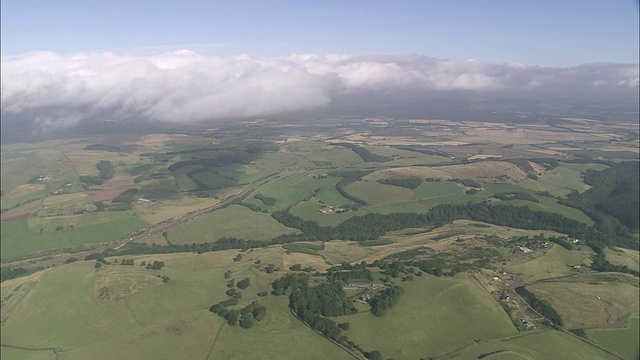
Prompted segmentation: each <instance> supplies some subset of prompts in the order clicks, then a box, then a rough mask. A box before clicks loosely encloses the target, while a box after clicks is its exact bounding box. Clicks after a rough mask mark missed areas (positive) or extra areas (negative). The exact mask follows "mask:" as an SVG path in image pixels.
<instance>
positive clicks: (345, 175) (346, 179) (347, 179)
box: [329, 170, 371, 205]
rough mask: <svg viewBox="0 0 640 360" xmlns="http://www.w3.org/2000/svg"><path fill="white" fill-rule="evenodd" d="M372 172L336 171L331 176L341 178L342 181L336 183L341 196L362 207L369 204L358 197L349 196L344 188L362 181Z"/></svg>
mask: <svg viewBox="0 0 640 360" xmlns="http://www.w3.org/2000/svg"><path fill="white" fill-rule="evenodd" d="M370 173H371V170H366V171H336V172H332V173H331V174H329V175H331V176H338V177H341V178H342V179H341V180H340V181H338V182H337V183H336V186H335V187H336V190H337V191H338V192H339V193H340V195H342V196H343V197H345V198H347V199H349V200H351V201H353V202H355V203H358V204H360V205H367V202H366V201H364V200H362V199H360V198H358V197H356V196H353V195H351V194H349V193H348V192H347V191H345V190H344V187H345V186H347V185H349V184H351V183H353V182H354V181H358V180H359V179H361V178H362V177H363V176H365V175H367V174H370Z"/></svg>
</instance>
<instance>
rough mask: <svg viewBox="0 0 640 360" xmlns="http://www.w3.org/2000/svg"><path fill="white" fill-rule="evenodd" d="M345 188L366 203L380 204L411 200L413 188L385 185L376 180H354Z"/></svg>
mask: <svg viewBox="0 0 640 360" xmlns="http://www.w3.org/2000/svg"><path fill="white" fill-rule="evenodd" d="M345 190H346V191H347V192H348V193H349V194H350V195H353V196H355V197H357V198H359V199H362V200H364V201H365V202H366V203H367V205H381V204H390V203H400V202H409V201H413V190H411V189H407V188H403V187H399V186H393V185H385V184H380V183H377V182H369V181H356V182H353V183H351V184H349V185H347V186H346V187H345Z"/></svg>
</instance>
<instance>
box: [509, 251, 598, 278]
mask: <svg viewBox="0 0 640 360" xmlns="http://www.w3.org/2000/svg"><path fill="white" fill-rule="evenodd" d="M581 248H583V249H584V250H567V249H565V248H563V247H561V246H559V245H552V247H551V248H550V249H548V250H545V251H543V252H542V253H537V252H536V253H533V254H528V255H524V254H523V255H522V256H521V257H519V258H516V259H514V260H513V261H512V262H510V263H509V265H507V269H508V271H509V272H512V273H514V274H516V275H517V276H518V277H519V278H520V280H522V281H523V282H524V283H530V282H534V281H539V280H542V279H550V278H556V277H560V276H566V275H575V274H578V271H577V270H574V269H572V268H571V266H573V265H581V267H583V266H584V264H586V263H590V258H591V256H593V255H594V252H593V251H592V250H591V249H589V248H588V247H587V246H584V245H582V246H581Z"/></svg>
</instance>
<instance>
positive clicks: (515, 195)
mask: <svg viewBox="0 0 640 360" xmlns="http://www.w3.org/2000/svg"><path fill="white" fill-rule="evenodd" d="M492 197H494V198H496V199H500V200H502V201H509V200H524V201H531V202H534V203H539V202H540V201H539V200H538V199H536V198H535V197H533V196H531V195H529V194H527V193H525V192H521V191H509V192H503V193H499V194H495V195H493V196H492Z"/></svg>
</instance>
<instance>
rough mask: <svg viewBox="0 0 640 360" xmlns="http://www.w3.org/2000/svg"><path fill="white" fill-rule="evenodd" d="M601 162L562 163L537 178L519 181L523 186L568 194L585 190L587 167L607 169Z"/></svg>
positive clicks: (556, 193) (558, 193)
mask: <svg viewBox="0 0 640 360" xmlns="http://www.w3.org/2000/svg"><path fill="white" fill-rule="evenodd" d="M606 167H607V166H606V165H600V164H567V163H562V164H561V165H560V166H558V167H556V168H555V169H551V170H549V171H546V172H545V173H544V174H543V175H542V176H541V177H539V178H538V179H537V180H532V179H525V180H523V181H521V182H520V183H518V185H520V186H522V187H523V188H527V189H531V190H534V191H547V192H550V193H552V194H553V195H555V196H566V195H567V194H568V193H570V192H571V191H574V190H575V191H578V192H583V191H585V190H587V189H589V185H587V184H585V183H584V181H582V172H584V171H585V170H587V169H597V170H602V169H605V168H606Z"/></svg>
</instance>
